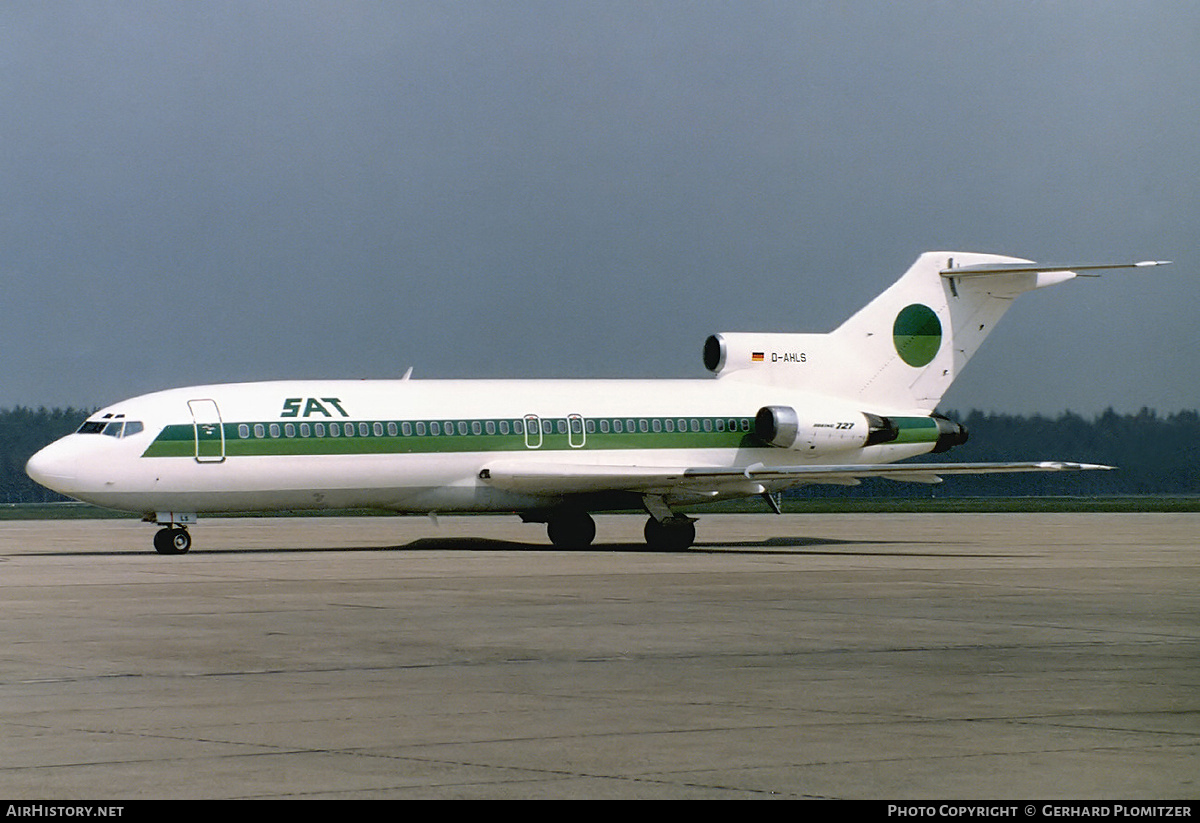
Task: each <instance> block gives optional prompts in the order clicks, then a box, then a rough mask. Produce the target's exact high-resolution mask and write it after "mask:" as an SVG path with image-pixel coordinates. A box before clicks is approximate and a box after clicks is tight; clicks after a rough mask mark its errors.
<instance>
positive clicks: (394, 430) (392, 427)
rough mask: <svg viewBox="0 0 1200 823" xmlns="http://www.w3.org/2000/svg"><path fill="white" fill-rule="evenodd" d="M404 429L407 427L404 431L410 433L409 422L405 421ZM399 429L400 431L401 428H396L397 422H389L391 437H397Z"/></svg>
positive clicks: (389, 434)
mask: <svg viewBox="0 0 1200 823" xmlns="http://www.w3.org/2000/svg"><path fill="white" fill-rule="evenodd" d="M404 429H405V431H404V433H405V434H408V433H409V426H408V424H407V423H405V424H404ZM399 431H400V430H399V429H397V428H396V424H395V423H388V436H389V437H395V436H396V435H397V434H398V433H399Z"/></svg>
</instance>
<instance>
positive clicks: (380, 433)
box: [359, 423, 383, 437]
mask: <svg viewBox="0 0 1200 823" xmlns="http://www.w3.org/2000/svg"><path fill="white" fill-rule="evenodd" d="M359 427H360V428H361V429H362V433H363V436H366V434H367V424H366V423H360V424H359ZM371 431H373V432H375V436H376V437H383V424H382V423H376V424H375V425H373V426H371Z"/></svg>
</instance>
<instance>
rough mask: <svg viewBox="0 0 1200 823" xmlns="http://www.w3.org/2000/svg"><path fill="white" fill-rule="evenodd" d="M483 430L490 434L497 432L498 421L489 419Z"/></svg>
mask: <svg viewBox="0 0 1200 823" xmlns="http://www.w3.org/2000/svg"><path fill="white" fill-rule="evenodd" d="M483 430H484V431H486V432H487V433H488V434H495V433H496V421H495V420H489V421H487V422H486V423H484V424H483Z"/></svg>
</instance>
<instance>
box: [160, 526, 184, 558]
mask: <svg viewBox="0 0 1200 823" xmlns="http://www.w3.org/2000/svg"><path fill="white" fill-rule="evenodd" d="M191 547H192V536H191V535H190V534H188V530H187V529H185V528H181V527H175V526H168V527H167V528H165V529H159V530H158V532H157V533H155V535H154V550H155V551H156V552H158V553H159V554H187V550H188V549H190V548H191Z"/></svg>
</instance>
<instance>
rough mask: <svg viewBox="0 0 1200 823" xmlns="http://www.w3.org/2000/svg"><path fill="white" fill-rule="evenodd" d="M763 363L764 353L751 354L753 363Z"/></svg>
mask: <svg viewBox="0 0 1200 823" xmlns="http://www.w3.org/2000/svg"><path fill="white" fill-rule="evenodd" d="M762 361H763V353H762V352H760V351H756V352H752V353H751V354H750V362H751V363H761V362H762Z"/></svg>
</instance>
